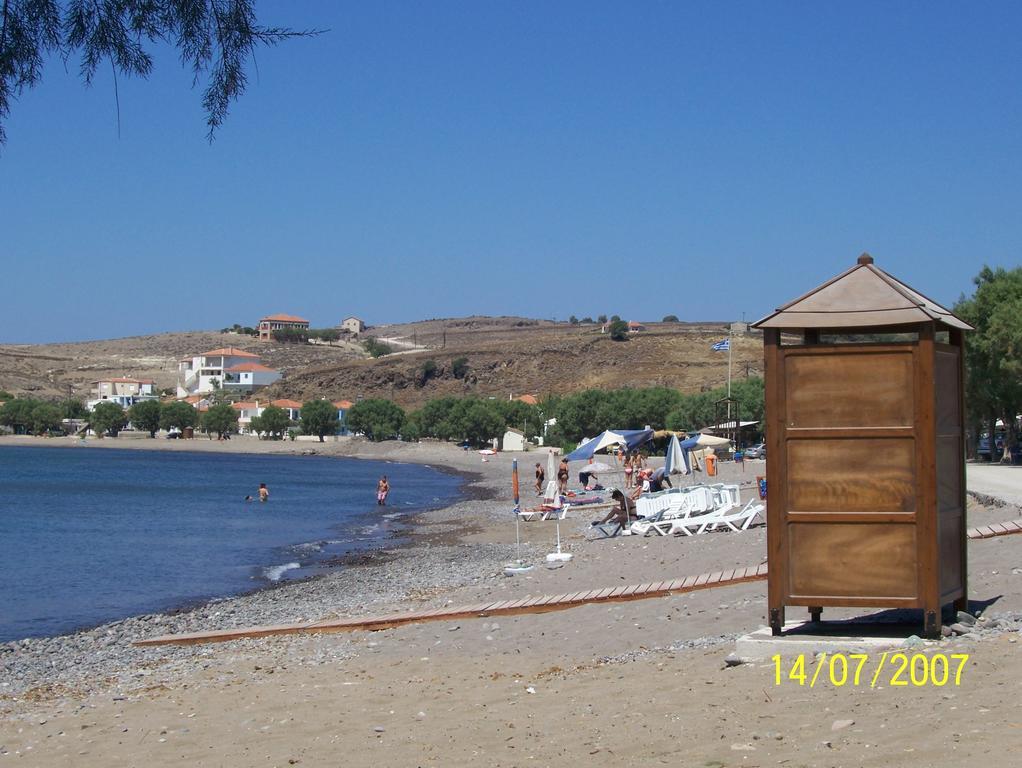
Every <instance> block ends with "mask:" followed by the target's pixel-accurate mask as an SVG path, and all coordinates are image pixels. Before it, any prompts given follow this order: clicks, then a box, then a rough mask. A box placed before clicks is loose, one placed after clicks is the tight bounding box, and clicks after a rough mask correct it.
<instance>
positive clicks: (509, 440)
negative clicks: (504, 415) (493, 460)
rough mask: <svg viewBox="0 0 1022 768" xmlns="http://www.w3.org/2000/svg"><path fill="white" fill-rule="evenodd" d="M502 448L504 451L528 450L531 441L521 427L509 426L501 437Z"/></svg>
mask: <svg viewBox="0 0 1022 768" xmlns="http://www.w3.org/2000/svg"><path fill="white" fill-rule="evenodd" d="M500 450H502V451H527V450H529V442H528V440H526V439H525V433H524V432H522V431H521V430H520V429H514V428H513V427H509V428H508V429H507V431H506V432H504V436H503V437H502V438H501V439H500Z"/></svg>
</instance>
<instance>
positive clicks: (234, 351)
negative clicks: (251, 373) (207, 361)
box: [202, 347, 259, 360]
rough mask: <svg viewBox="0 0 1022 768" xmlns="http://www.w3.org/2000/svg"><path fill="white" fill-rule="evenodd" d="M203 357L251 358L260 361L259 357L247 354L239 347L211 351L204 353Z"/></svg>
mask: <svg viewBox="0 0 1022 768" xmlns="http://www.w3.org/2000/svg"><path fill="white" fill-rule="evenodd" d="M202 357H251V358H255V359H256V360H258V359H259V355H253V354H252V353H251V352H246V351H245V350H243V349H238V348H237V347H221V348H220V349H211V350H210V351H209V352H203V353H202Z"/></svg>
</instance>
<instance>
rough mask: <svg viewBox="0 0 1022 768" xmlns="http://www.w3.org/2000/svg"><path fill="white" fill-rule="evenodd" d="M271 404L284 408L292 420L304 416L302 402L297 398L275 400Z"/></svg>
mask: <svg viewBox="0 0 1022 768" xmlns="http://www.w3.org/2000/svg"><path fill="white" fill-rule="evenodd" d="M270 405H275V406H277V407H278V408H281V409H283V411H284V412H285V413H286V414H287V417H288V418H289V419H291V421H298V420H299V419H300V418H301V417H302V404H301V403H299V402H298V401H297V400H286V399H282V400H274V401H273V402H271V403H270Z"/></svg>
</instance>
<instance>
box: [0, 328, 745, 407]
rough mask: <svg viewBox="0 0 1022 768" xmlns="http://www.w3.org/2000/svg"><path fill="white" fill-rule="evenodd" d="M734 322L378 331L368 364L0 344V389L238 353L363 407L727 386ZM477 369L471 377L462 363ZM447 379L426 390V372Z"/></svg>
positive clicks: (278, 392) (87, 379)
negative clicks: (725, 346) (724, 342)
mask: <svg viewBox="0 0 1022 768" xmlns="http://www.w3.org/2000/svg"><path fill="white" fill-rule="evenodd" d="M725 329H726V324H724V323H649V324H647V326H646V330H645V331H643V332H640V333H637V334H632V335H631V337H630V338H629V339H628V341H624V342H615V341H612V340H611V339H610V337H609V336H608V335H606V334H602V333H600V327H599V326H597V325H580V326H572V325H569V324H567V323H556V322H552V321H548V320H532V319H528V318H520V317H466V318H450V319H436V320H426V321H423V322H419V323H407V324H403V325H389V326H380V327H376V328H373V329H371V330H370V331H369V333H368V335H369V336H371V337H375V338H377V339H379V340H382V341H384V342H386V343H388V344H390V345H391V346H392V347H393V349H394V350H395V351H396V352H397V353H396V354H392V355H387V356H386V357H381V358H378V359H367V358H366V357H365V355H364V353H363V352H362V350H361V348H360V347H358V346H355V345H350V344H349V345H344V346H342V347H325V346H315V345H294V344H275V343H269V344H265V343H261V342H259V341H256V340H254V339H252V338H251V337H247V336H239V335H236V334H223V333H218V332H191V333H167V334H160V335H157V336H138V337H132V338H125V339H113V340H109V341H90V342H79V343H73V344H43V345H0V389H7V390H10V391H12V392H15V393H28V394H32V395H34V396H36V397H46V398H57V397H66V396H68V394H69V393H72V394H73V395H74V396H76V397H80V398H85V397H88V393H89V389H90V388H91V382H94V381H95V380H96V379H98V378H101V377H105V376H136V377H145V378H153V379H155V380H156V381H157V383H158V385H159V386H160V387H161V388H163V387H171V386H173V385H174V383H175V379H176V372H177V362H178V360H180V359H181V358H182V357H185V356H186V355H187V356H190V355H195V354H199V353H200V352H205V351H207V350H209V349H213V348H215V347H222V346H227V345H232V346H236V347H240V348H242V349H246V350H250V351H252V352H255V353H257V354H259V355H262V357H263V360H264V362H266V364H267V365H270V366H273V367H275V368H279V369H280V370H282V371H283V372H284V374H285V378H284V379H283V381H281V382H279V383H278V384H276V385H275V386H273V387H271V388H269V389H268V390H267V391H266V392H265V395H266V397H292V398H295V399H298V400H303V399H306V398H313V397H329V398H331V399H348V400H356V399H358V398H360V397H362V398H369V397H386V398H391V399H393V400H394V401H395V402H397V403H399V404H400V405H402V406H404V407H406V408H407V407H418V406H420V405H422V404H423V403H424V402H425V401H427V400H429V399H431V398H434V397H439V396H442V395H449V394H450V395H462V394H475V395H480V396H484V397H491V396H492V397H501V398H506V397H508V396H509V395H514V396H518V395H522V394H533V395H537V396H539V397H543V396H545V395H549V394H563V393H568V392H574V391H577V390H580V389H585V388H587V387H600V388H607V389H612V388H618V387H648V386H667V387H675V388H677V389H680V390H683V391H685V392H698V391H699V390H700V389H703V388H713V387H717V386H721V385H723V384H724V382H725V381H726V379H727V358H728V356H727V353H726V352H714V351H712V350H711V349H710V345H711V344H713V343H714V342H715V341H719V340H720V339H722V338H724V336H725V335H726V330H725ZM733 347H734V351H733V369H732V370H733V375H734V376H735V377H743V376H746V375H757V374H761V373H762V370H763V354H762V339H761V337H760V336H759V335H758V334H749V335H746V336H737V337H735V338H734V339H733ZM460 357H464V358H466V359H467V362H468V373H467V375H466V376H465V377H464V378H461V379H459V378H455V377H454V375H453V372H452V368H453V366H452V363H453V362H454V361H455V360H456V359H457V358H460ZM427 360H432V361H434V362H435V363H436V365H437V374H436V376H435V377H434V378H432V379H430V380H429V381H427V382H426V383H425V384H424V385H422V384H421V382H420V375H419V374H420V372H421V370H422V367H423V364H424V363H425V362H426V361H427Z"/></svg>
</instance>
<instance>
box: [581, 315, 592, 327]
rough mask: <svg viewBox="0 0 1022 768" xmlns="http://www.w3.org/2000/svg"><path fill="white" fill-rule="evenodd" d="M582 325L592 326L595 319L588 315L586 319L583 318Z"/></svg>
mask: <svg viewBox="0 0 1022 768" xmlns="http://www.w3.org/2000/svg"><path fill="white" fill-rule="evenodd" d="M582 324H583V325H592V324H593V319H592V318H591V317H589V316H588V315H586V316H585V317H583V318H582Z"/></svg>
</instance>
